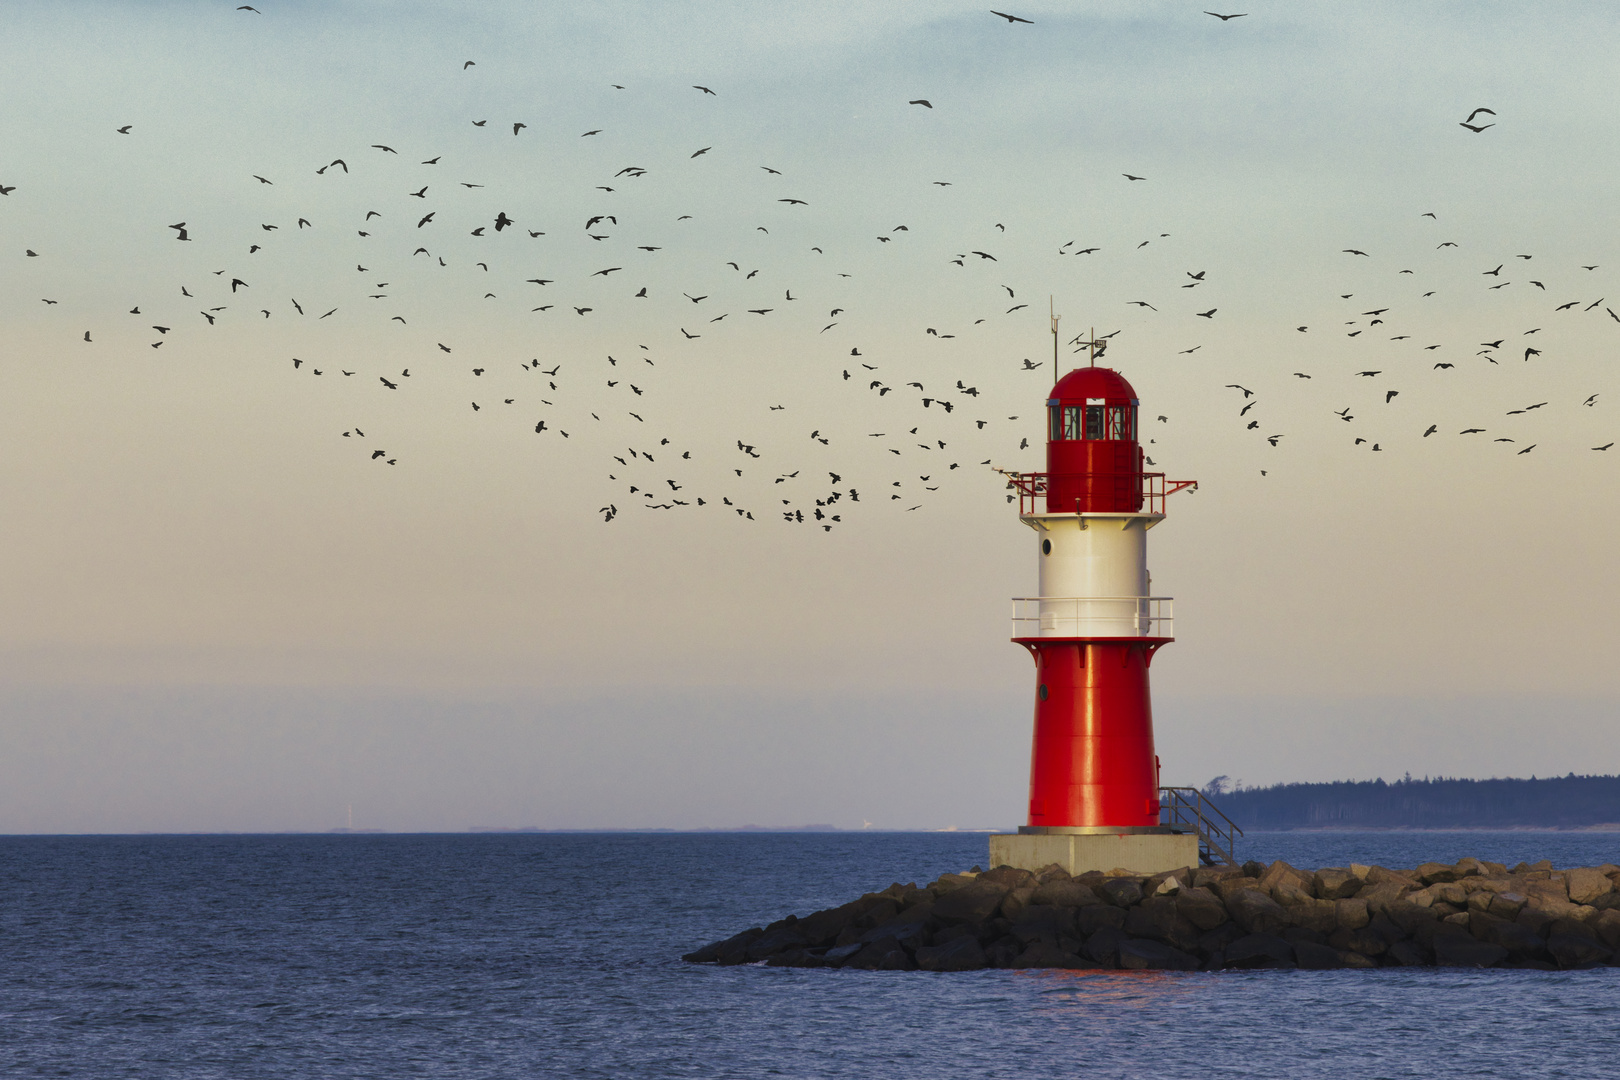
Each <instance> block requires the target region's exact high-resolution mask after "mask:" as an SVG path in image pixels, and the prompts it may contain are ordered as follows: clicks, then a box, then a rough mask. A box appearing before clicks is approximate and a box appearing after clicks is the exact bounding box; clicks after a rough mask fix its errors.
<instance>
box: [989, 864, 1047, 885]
mask: <svg viewBox="0 0 1620 1080" xmlns="http://www.w3.org/2000/svg"><path fill="white" fill-rule="evenodd" d="M978 880H979V881H988V882H993V883H994V884H997V885H1005V886H1007V887H1008V888H1009V889H1019V888H1022V887H1024V886H1025V885H1029V886H1034V885H1035V884H1036V882H1035V875H1034V874H1032V873H1030V872H1029V871H1028V870H1020V869H1018V868H1017V867H1016V866H998V867H996V868H995V869H994V870H986V871H985V872H984V873H982V874H980V875H979V877H978Z"/></svg>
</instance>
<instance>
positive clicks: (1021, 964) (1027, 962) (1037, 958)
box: [1013, 941, 1094, 970]
mask: <svg viewBox="0 0 1620 1080" xmlns="http://www.w3.org/2000/svg"><path fill="white" fill-rule="evenodd" d="M1092 966H1094V965H1092V964H1091V962H1090V961H1087V960H1083V959H1081V958H1080V957H1079V956H1076V955H1075V954H1074V953H1072V952H1070V951H1069V950H1067V949H1065V948H1063V947H1062V946H1061V945H1059V944H1057V943H1056V942H1053V941H1036V942H1031V943H1030V945H1029V946H1028V947H1027V948H1026V949H1025V950H1024V951H1023V952H1021V953H1019V954H1018V958H1017V959H1016V960H1014V961H1013V967H1017V968H1069V969H1070V970H1074V969H1076V968H1089V967H1092Z"/></svg>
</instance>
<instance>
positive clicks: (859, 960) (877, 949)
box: [841, 938, 905, 971]
mask: <svg viewBox="0 0 1620 1080" xmlns="http://www.w3.org/2000/svg"><path fill="white" fill-rule="evenodd" d="M891 953H899V954H900V955H901V957H902V958H904V957H905V950H904V949H902V948H901V947H900V945H899V943H898V942H896V941H895V940H894V939H893V938H879V939H878V940H876V941H870V942H867V943H866V944H864V945H862V946H861V947H860V948H859V949H858V950H857V951H856V952H855V954H854V955H852V956H851V957H849V959H847V960H845V961H844V962H843V964H842V965H841V966H843V967H847V968H855V969H856V970H858V971H886V970H894V968H893V967H892V966H891V965H892V964H893V963H894V961H892V960H890V959H889V954H891Z"/></svg>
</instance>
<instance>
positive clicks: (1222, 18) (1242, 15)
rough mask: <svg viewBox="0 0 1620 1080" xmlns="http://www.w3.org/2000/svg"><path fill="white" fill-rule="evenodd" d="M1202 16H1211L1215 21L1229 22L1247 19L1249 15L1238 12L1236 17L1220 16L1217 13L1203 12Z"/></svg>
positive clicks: (1244, 12)
mask: <svg viewBox="0 0 1620 1080" xmlns="http://www.w3.org/2000/svg"><path fill="white" fill-rule="evenodd" d="M1204 14H1205V15H1213V16H1215V17H1216V18H1217V19H1219V20H1221V22H1231V21H1232V20H1233V19H1243V18H1247V17H1248V15H1249V13H1248V12H1247V11H1240V12H1238V13H1237V14H1236V15H1222V14H1221V13H1220V12H1218V11H1206V12H1204Z"/></svg>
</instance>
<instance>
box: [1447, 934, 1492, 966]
mask: <svg viewBox="0 0 1620 1080" xmlns="http://www.w3.org/2000/svg"><path fill="white" fill-rule="evenodd" d="M1507 957H1508V951H1507V950H1506V949H1504V948H1503V947H1502V946H1500V945H1492V944H1490V943H1489V942H1485V941H1476V940H1475V939H1474V938H1473V937H1464V936H1463V935H1461V934H1439V935H1437V936H1436V937H1435V939H1434V962H1435V964H1437V965H1438V966H1440V967H1480V968H1487V967H1495V966H1496V965H1497V964H1500V963H1501V962H1502V961H1504V960H1506V959H1507Z"/></svg>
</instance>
